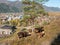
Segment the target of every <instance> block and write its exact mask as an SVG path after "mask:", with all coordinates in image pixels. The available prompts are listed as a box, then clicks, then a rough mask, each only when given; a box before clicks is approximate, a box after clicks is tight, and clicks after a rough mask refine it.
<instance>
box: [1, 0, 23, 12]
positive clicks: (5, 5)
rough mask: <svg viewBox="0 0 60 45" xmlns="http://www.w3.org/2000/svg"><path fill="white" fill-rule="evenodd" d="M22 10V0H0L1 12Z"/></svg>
mask: <svg viewBox="0 0 60 45" xmlns="http://www.w3.org/2000/svg"><path fill="white" fill-rule="evenodd" d="M21 11H22V2H20V1H14V2H12V1H7V0H3V1H2V0H0V13H7V12H21Z"/></svg>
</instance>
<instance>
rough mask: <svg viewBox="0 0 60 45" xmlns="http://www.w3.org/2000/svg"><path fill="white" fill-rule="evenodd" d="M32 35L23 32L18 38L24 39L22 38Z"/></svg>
mask: <svg viewBox="0 0 60 45" xmlns="http://www.w3.org/2000/svg"><path fill="white" fill-rule="evenodd" d="M30 35H31V34H29V33H28V32H25V31H21V32H19V33H18V37H19V38H22V37H27V36H30Z"/></svg>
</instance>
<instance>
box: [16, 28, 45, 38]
mask: <svg viewBox="0 0 60 45" xmlns="http://www.w3.org/2000/svg"><path fill="white" fill-rule="evenodd" d="M33 33H35V34H38V35H39V37H40V38H41V37H43V36H44V35H45V32H44V29H43V27H40V28H34V29H33ZM17 34H18V37H19V38H23V37H27V36H31V35H32V29H29V30H28V31H20V32H18V33H17Z"/></svg>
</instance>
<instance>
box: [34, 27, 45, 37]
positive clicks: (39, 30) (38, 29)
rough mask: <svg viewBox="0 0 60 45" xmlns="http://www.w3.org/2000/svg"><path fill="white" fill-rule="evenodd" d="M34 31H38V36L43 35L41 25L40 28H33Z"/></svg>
mask: <svg viewBox="0 0 60 45" xmlns="http://www.w3.org/2000/svg"><path fill="white" fill-rule="evenodd" d="M34 32H35V33H38V35H39V37H43V36H44V35H45V32H44V29H43V27H41V28H35V30H34Z"/></svg>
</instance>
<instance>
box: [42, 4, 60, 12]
mask: <svg viewBox="0 0 60 45" xmlns="http://www.w3.org/2000/svg"><path fill="white" fill-rule="evenodd" d="M43 7H44V9H45V11H47V12H60V8H58V7H48V6H45V5H44V6H43Z"/></svg>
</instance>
